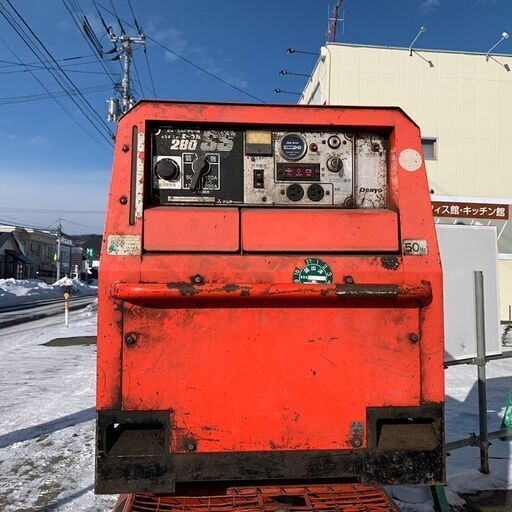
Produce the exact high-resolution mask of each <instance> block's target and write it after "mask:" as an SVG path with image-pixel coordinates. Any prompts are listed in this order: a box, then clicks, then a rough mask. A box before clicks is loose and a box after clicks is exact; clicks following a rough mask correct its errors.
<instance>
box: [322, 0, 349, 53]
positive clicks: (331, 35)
mask: <svg viewBox="0 0 512 512" xmlns="http://www.w3.org/2000/svg"><path fill="white" fill-rule="evenodd" d="M343 2H344V0H337V1H336V3H335V4H334V5H333V6H332V13H331V14H329V7H327V20H328V22H327V34H326V40H327V42H328V43H335V42H336V34H337V32H338V23H339V22H341V33H342V34H343V35H345V9H342V10H341V17H340V7H341V4H342V3H343Z"/></svg>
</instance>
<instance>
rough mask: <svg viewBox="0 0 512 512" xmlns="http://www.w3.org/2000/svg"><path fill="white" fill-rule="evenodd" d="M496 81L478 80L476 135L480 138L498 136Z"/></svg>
mask: <svg viewBox="0 0 512 512" xmlns="http://www.w3.org/2000/svg"><path fill="white" fill-rule="evenodd" d="M496 83H497V82H494V81H491V80H481V81H478V82H477V102H476V107H477V111H476V115H477V123H476V126H475V128H476V136H477V137H478V138H479V139H495V138H496V111H497V108H498V105H497V94H496Z"/></svg>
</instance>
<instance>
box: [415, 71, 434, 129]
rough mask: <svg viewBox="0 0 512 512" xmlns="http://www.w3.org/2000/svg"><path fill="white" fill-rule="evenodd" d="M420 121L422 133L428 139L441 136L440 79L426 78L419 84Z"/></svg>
mask: <svg viewBox="0 0 512 512" xmlns="http://www.w3.org/2000/svg"><path fill="white" fill-rule="evenodd" d="M418 93H419V110H418V119H421V127H420V128H421V133H422V134H423V135H424V136H427V137H438V136H439V79H438V78H436V77H424V78H421V79H420V83H419V91H418Z"/></svg>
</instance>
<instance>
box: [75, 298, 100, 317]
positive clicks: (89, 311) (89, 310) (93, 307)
mask: <svg viewBox="0 0 512 512" xmlns="http://www.w3.org/2000/svg"><path fill="white" fill-rule="evenodd" d="M97 313H98V299H95V300H94V301H93V302H91V303H90V304H89V305H88V306H86V307H85V308H84V309H82V311H80V313H79V316H80V318H90V317H92V316H95V315H96V314H97Z"/></svg>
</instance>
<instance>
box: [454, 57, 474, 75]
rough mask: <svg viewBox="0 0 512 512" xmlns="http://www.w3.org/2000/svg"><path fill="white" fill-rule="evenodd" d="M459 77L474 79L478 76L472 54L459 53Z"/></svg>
mask: <svg viewBox="0 0 512 512" xmlns="http://www.w3.org/2000/svg"><path fill="white" fill-rule="evenodd" d="M458 61H459V62H458V66H459V72H458V76H459V78H461V79H463V80H475V79H476V78H477V76H478V64H477V61H476V59H475V57H474V55H459V58H458Z"/></svg>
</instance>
